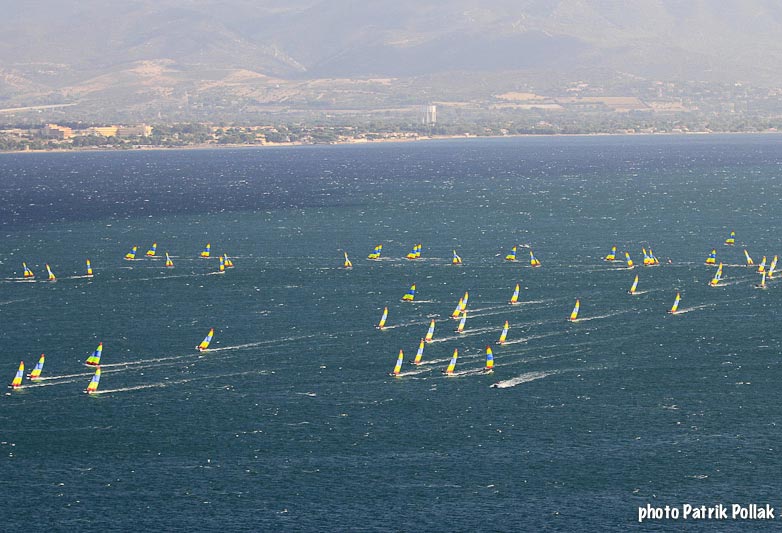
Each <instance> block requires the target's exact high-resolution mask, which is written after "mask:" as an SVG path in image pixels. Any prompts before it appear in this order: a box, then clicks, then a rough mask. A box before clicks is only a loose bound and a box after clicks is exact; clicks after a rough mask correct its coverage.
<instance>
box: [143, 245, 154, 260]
mask: <svg viewBox="0 0 782 533" xmlns="http://www.w3.org/2000/svg"><path fill="white" fill-rule="evenodd" d="M156 253H157V243H156V242H153V243H152V246H151V247H150V249H149V250H147V253H146V254H144V255H146V256H147V257H155V254H156Z"/></svg>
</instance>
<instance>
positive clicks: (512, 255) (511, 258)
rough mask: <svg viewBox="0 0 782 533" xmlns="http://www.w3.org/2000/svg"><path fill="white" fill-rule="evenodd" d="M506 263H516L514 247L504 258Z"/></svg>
mask: <svg viewBox="0 0 782 533" xmlns="http://www.w3.org/2000/svg"><path fill="white" fill-rule="evenodd" d="M505 260H506V261H516V247H515V246H514V247H513V248H511V249H510V253H509V254H508V255H506V256H505Z"/></svg>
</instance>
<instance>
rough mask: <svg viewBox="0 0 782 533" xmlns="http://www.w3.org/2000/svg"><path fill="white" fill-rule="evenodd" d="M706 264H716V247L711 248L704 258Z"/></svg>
mask: <svg viewBox="0 0 782 533" xmlns="http://www.w3.org/2000/svg"><path fill="white" fill-rule="evenodd" d="M706 264H707V265H716V264H717V249H716V248H715V249H713V250H712V251H711V253H710V254H709V257H707V258H706Z"/></svg>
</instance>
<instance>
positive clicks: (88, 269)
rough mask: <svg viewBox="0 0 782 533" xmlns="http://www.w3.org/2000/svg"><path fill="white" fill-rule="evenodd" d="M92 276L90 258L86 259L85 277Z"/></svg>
mask: <svg viewBox="0 0 782 533" xmlns="http://www.w3.org/2000/svg"><path fill="white" fill-rule="evenodd" d="M92 276H93V274H92V263H90V260H89V259H87V277H88V278H91V277H92Z"/></svg>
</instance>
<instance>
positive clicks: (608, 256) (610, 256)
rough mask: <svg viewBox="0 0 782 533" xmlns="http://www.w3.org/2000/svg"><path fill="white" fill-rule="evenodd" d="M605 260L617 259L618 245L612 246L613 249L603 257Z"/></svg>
mask: <svg viewBox="0 0 782 533" xmlns="http://www.w3.org/2000/svg"><path fill="white" fill-rule="evenodd" d="M603 261H616V246H612V247H611V251H610V252H609V253H608V255H607V256H605V257H604V258H603Z"/></svg>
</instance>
